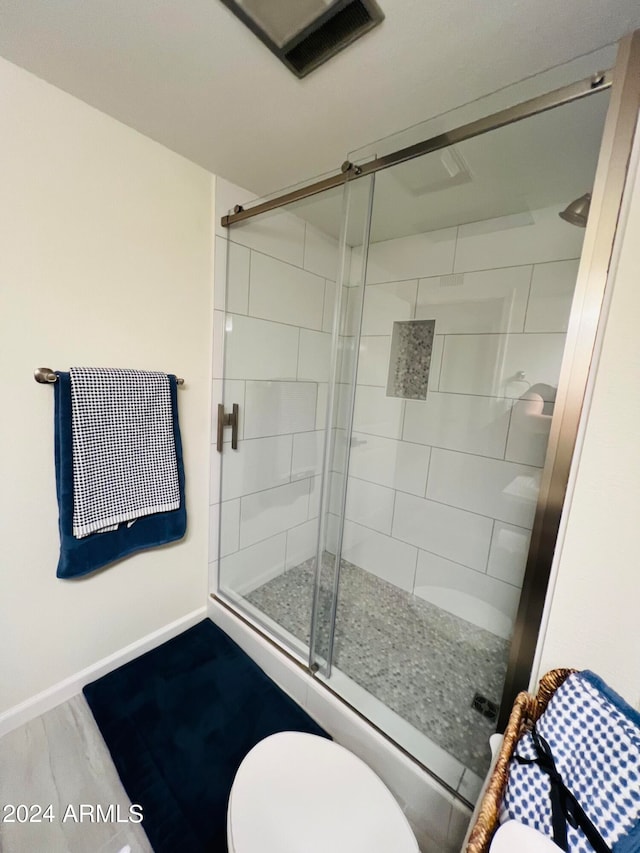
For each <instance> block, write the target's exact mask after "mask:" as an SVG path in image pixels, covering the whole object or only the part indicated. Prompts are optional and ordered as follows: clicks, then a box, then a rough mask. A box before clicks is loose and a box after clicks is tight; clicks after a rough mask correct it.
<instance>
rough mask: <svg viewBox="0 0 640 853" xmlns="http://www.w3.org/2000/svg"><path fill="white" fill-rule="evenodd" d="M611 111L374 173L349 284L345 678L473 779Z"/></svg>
mask: <svg viewBox="0 0 640 853" xmlns="http://www.w3.org/2000/svg"><path fill="white" fill-rule="evenodd" d="M607 105H608V95H607V93H602V94H599V95H595V96H593V97H591V98H588V99H586V100H585V101H581V102H578V103H574V104H571V105H568V106H563V107H560V108H558V109H556V110H554V111H552V112H549V113H544V114H541V115H536V116H534V117H533V118H529V119H527V120H523V121H520V122H518V123H516V124H513V125H510V126H508V127H502V128H499V129H497V130H494V131H493V132H492V133H490V134H487V135H483V136H478V137H476V138H473V139H469V140H466V141H464V142H461V143H459V144H457V145H455V146H450V147H448V148H444V149H442V150H438V151H436V152H433V153H430V154H427V155H424V156H423V157H418V158H414V159H412V160H410V161H408V162H404V163H401V164H399V165H396V166H393V167H392V168H389V169H386V170H383V171H380V172H378V173H377V174H376V183H375V190H374V197H373V207H372V215H371V228H370V238H369V245H368V247H365V254H366V278H365V287H364V296H363V295H362V293H360V292H359V291H357V290H355V291H354V292H353V294H351V293H350V294H349V298H350V299H351V301H352V311H351V315H352V317H354V318H359V319H358V322H357V325H358V330H357V331H358V358H357V366H356V370H355V394H354V406H353V412H352V418H351V424H350V428H349V441H348V454H347V459H346V469H347V479H346V483H345V481H344V478H343V477H341V476H338V477H334V478H332V479H331V481H330V492H331V500H330V503H329V507H328V519H329V521H328V526H330V527H331V526H333V527H335V528H337V529H338V530H339V531H340V534H341V535H340V537H339V539H338V546H339V547H338V550H339V553H340V557H341V561H340V577H339V584H338V596H337V605H336V620H335V632H334V641H333V656H332V662H331V663H332V678H333V679H334V683H335V682H336V681H337V682H338V683H340V681H341V680H342V684H341V691H342V692H343V694H344V695H347V696H350V697H351V701H352V703H353V704H354V705H356V706H357V707H359V708H361V709H362V708H363V707H364V708H366V709H367V716H369V717H370V718H371V719H373V720H374V721H375V722H377V723H378V724H379V725H380V726H381V727H382V728H384V729H385V730H386V731H390V730H391V731H393V733H394V738H395V739H396V740H397V741H398V742H400V743H402V744H403V745H404V746H405V747H406V748H407V749H408V750H409V751H410V752H412V753H413V754H418V755H419V756H421V757H422V759H423V761H424V763H425V764H426V765H427V766H429V767H431V768H434V767H435V768H438V772H439V775H440V776H441V778H444V779H445V780H446V781H448V782H449V784H452V781H451V780H453V779H456V778H457V779H458V784H462V783H461V780H462V778H463V777H464V786H465V790H467V791H468V792H471V791H473V790H475V789H476V788H477V787H478V785H479V783H480V778H481V777H482V776H483V775H484V773H485V772H486V769H487V767H488V762H489V749H488V738H489V735H490V734H491V732H492V731H493V730H495V726H496V719H497V714H498V710H499V707H500V704H501V700H502V690H503V684H504V679H505V673H506V669H507V661H508V657H509V647H510V641H511V638H512V634H513V630H514V625H515V621H516V616H517V612H518V605H519V601H520V595H521V589H522V582H523V577H524V573H525V565H526V562H527V556H528V553H529V542H530V536H531V529H532V526H533V522H534V516H535V512H536V505H537V500H538V493H539V488H540V482H541V476H542V470H543V466H544V464H545V456H546V451H547V444H548V440H549V434H550V428H551V421H552V416H553V412H554V403H555V399H556V394H557V389H558V384H559V378H560V370H561V365H562V359H563V352H564V346H565V338H566V331H567V325H568V322H569V315H570V312H571V306H572V298H573V292H574V288H575V284H576V277H577V272H578V264H579V258H580V254H581V249H582V241H583V237H584V233H585V231H584V227H579V225H580V223H578V224H577V225H576V224H572V223H571V222H569V221H567V218H566V216H565V217H561V216H560V215H559V214H561V213H563V211H564V210H565V208H566V207H567V205H568V204H569V203H570V202H572V201H573V200H574V199H577V198H579V197H580V196H582V195H583V194H584V193H585V192H589V191H590V189H591V187H592V184H593V179H594V174H595V170H596V164H597V158H598V152H599V147H600V140H601V136H602V127H603V123H604V118H605V113H606V109H607ZM582 224H583V225H584V223H582ZM360 252H361V250H360V247H359V246H353V248H352V253H353V257H354V258H357V257H358V255H359V253H360ZM341 470H342V469H341ZM345 485H346V494H345V493H344V492H343V490H344V487H345ZM542 582H543V583H544V581H542ZM468 799H471V796H470V795H468Z"/></svg>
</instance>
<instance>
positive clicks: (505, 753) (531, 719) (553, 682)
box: [465, 669, 576, 853]
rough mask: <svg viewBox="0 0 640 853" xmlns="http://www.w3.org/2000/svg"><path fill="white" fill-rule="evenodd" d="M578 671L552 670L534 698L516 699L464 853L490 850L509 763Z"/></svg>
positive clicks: (527, 695)
mask: <svg viewBox="0 0 640 853" xmlns="http://www.w3.org/2000/svg"><path fill="white" fill-rule="evenodd" d="M575 671H576V670H574V669H552V670H551V672H548V673H547V674H546V675H545V676H543V677H542V678H541V679H540V685H539V687H538V692H537V694H536V695H535V696H533V695H532V694H531V693H525V692H523V693H519V694H518V695H517V696H516V700H515V702H514V703H513V708H512V710H511V716H510V717H509V722H508V724H507V728H506V729H505V733H504V740H503V742H502V746H501V748H500V753H499V754H498V758H497V760H496V763H495V766H494V769H493V772H492V774H491V777H490V779H489V782H488V785H487V788H486V790H485V793H484V796H483V798H482V802H481V803H480V807H479V809H478V811H477V817H476V821H475V823H474V826H473V829H472V830H471V834H470V835H469V841H468V843H467V846H466V848H465V853H487V851H488V850H489V845H490V844H491V839H492V838H493V835H494V833H495V831H496V829H497V828H498V815H499V812H500V804H501V802H502V797H503V795H504V792H505V788H506V787H507V776H508V773H509V762H510V761H511V756H512V755H513V751H514V749H515V746H516V743H517V742H518V740H519V739H520V737H521V736H522V735H523V734H524V733H525V732H526V731H528V730H529V729H530V728H531V726H532V725H533V724H534V723H535V722H536V721H537V720H538V718H539V717H540V715H541V714H542V712H543V711H544V709H545V708H546V707H547V704H548V703H549V700H550V699H551V697H552V696H553V694H554V693H555V691H556V690H557V689H558V687H560V685H561V684H562V683H563V682H564V680H565V679H566V678H567V677H568V676H569V675H571V673H572V672H575Z"/></svg>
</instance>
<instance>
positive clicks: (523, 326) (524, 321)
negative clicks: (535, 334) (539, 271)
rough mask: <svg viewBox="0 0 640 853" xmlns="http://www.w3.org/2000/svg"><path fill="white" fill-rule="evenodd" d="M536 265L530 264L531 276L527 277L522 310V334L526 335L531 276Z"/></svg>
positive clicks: (531, 286) (531, 288)
mask: <svg viewBox="0 0 640 853" xmlns="http://www.w3.org/2000/svg"><path fill="white" fill-rule="evenodd" d="M535 268H536V265H535V264H531V275H530V276H529V287H528V288H527V304H526V305H525V308H524V316H523V318H522V333H523V334H530V333H527V314H528V313H529V302H530V301H531V291H532V290H533V274H534V272H535Z"/></svg>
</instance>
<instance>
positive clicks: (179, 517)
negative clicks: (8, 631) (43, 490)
mask: <svg viewBox="0 0 640 853" xmlns="http://www.w3.org/2000/svg"><path fill="white" fill-rule="evenodd" d="M57 376H58V381H57V382H56V383H55V385H54V393H55V465H56V491H57V495H58V508H59V528H60V559H59V562H58V570H57V576H58V577H59V578H71V577H77V576H79V575H86V574H88V573H90V572H93V571H95V570H96V569H99V568H101V567H103V566H106V565H108V564H109V563H113V562H115V561H116V560H119V559H121V558H122V557H126V556H128V555H129V554H132V553H134V552H136V551H140V550H143V549H146V548H152V547H155V546H158V545H164V544H166V543H167V542H173V541H175V540H177V539H181V538H182V537H183V536H184V534H185V532H186V526H187V514H186V509H185V501H184V467H183V463H182V442H181V440H180V429H179V426H178V401H177V385H176V378H175V376H168V377H167V376H166V374H165V375H164V376H165V379H166V380H167V385H168V396H169V403H170V406H169V419H170V420H169V423H170V438H171V444H172V446H173V448H174V451H173V452H174V454H175V478H176V481H177V501H176V499H175V497H174V493H173V492H171V491H170V490H168V489H167V490H165V489H164V486H165V485H166V483H167V482H172V480H171V478H169V479H168V480H167V478H166V476H165V475H163V476H162V477H161V478H160V479H161V482H162V485H161V487H160V491H159V492H158V490H157V489H156V491H155V492H154V493H153V495H152V499H151V500H148V501H142V502H140V500H139V498H140V490H138V489H135V490H134V491H135V494H136V499H137V500H138V503H137V504H136V505H135V507H134V508H133V509H131V507H129V510H128V513H134V514H133V515H131V514H129V518H128V522H129V524H130V523H131V521H133V520H134V519H135V522H134V523H133V524H130V526H128V524H126V523H119V522H117V521H115V520H114V519H112V520H111V522H109V518H108V517H107V516H104V517H102V518H100V519H99V521H97V522H96V523H97V524H98V526H97V528H96V529H97V530H102V529H103V528H104V527H110V526H113V525H116V526H115V529H111V530H110V531H108V532H101V533H98V532H96V533H91V534H90V535H85V536H82V538H78V537H76V536H74V533H73V527H74V487H75V486H74V465H73V462H74V460H73V443H74V436H73V428H72V395H71V378H70V375H69V373H57ZM165 432H166V431H165ZM164 440H165V442H166V435H165V437H164ZM107 449H108V448H107ZM129 449H130V448H129ZM114 455H115V450H114ZM145 458H147V461H149V460H150V459H151V462H152V461H153V458H152V457H148V456H146V457H145ZM102 488H103V485H102V483H98V484H97V485H96V489H97V492H98V493H99V492H100V490H101V489H102ZM158 494H161V495H162V496H163V499H162V500H160V501H158V500H157V495H158ZM165 494H166V495H168V496H169V500H168V501H167V503H166V504H165V503H164V495H165ZM125 497H126V496H125ZM176 504H177V505H176ZM153 506H156V511H155V512H153V510H152V507H153ZM163 506H175V508H173V509H162V507H163ZM145 509H146V511H151V514H145ZM122 514H123V513H119V512H116V516H117V515H122ZM94 521H95V519H94Z"/></svg>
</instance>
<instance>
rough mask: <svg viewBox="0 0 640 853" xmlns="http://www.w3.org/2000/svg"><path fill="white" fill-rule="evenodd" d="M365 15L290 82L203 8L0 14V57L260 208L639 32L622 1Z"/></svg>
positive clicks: (514, 0) (189, 3) (402, 8)
mask: <svg viewBox="0 0 640 853" xmlns="http://www.w3.org/2000/svg"><path fill="white" fill-rule="evenodd" d="M274 2H277V0H274ZM380 5H381V6H382V8H383V11H384V13H385V16H386V17H385V20H384V21H383V23H382V24H381V26H379V27H377V28H376V29H374V30H372V31H371V32H370V33H368V34H367V35H365V36H364V37H363V38H362V39H361V40H360V41H358V42H356V43H355V44H354V45H352V46H351V47H349V48H348V49H346V50H345V51H343V52H342V53H340V54H338V55H337V56H336V57H334V58H333V59H331V60H330V61H329V62H328V63H327V64H326V65H324V66H322V67H321V68H319V69H317V70H316V71H314V72H312V73H311V74H310V75H309V76H308V77H306V78H304V79H303V80H298V79H296V78H295V77H294V76H293V75H292V74H291V73H290V72H289V71H287V70H286V68H284V66H282V65H281V64H280V63H279V61H278V60H277V59H276V58H275V57H274V56H273V55H272V54H271V53H270V52H269V51H268V50H267V48H266V47H265V46H264V45H262V44H261V43H260V42H259V41H258V40H257V39H256V38H255V37H254V36H253V35H252V34H251V33H250V32H249V31H248V30H247V29H245V28H244V27H243V25H242V24H241V23H240V21H238V20H237V19H236V18H235V17H234V16H233V15H232V14H231V12H229V10H228V9H227V8H226V7H225V6H224V5H223V4H222V3H221V2H219V0H163V2H159V0H135V2H132V0H0V55H2V56H4V57H5V58H6V59H8V60H10V61H12V62H15V63H16V64H18V65H21V66H23V67H24V68H26V69H28V70H29V71H32V72H33V73H35V74H37V75H38V76H40V77H42V78H44V79H45V80H47V81H49V82H50V83H53V84H54V85H56V86H58V87H60V88H61V89H64V90H66V91H68V92H70V93H71V94H73V95H75V96H76V97H78V98H81V99H82V100H83V101H86V102H87V103H89V104H91V105H93V106H95V107H97V108H98V109H100V110H102V111H103V112H106V113H108V114H109V115H111V116H113V117H115V118H117V119H119V120H120V121H122V122H124V123H125V124H127V125H130V126H131V127H134V128H136V129H137V130H139V131H141V132H142V133H144V134H146V135H148V136H150V137H151V138H153V139H156V140H157V141H159V142H161V143H162V144H164V145H166V146H168V147H169V148H171V149H173V150H175V151H177V152H179V153H181V154H183V155H184V156H186V157H188V158H190V159H191V160H194V161H195V162H197V163H199V164H201V165H202V166H204V167H205V168H207V169H209V170H211V171H212V172H215V173H216V174H219V175H223V176H224V177H226V178H227V179H229V180H230V181H233V182H234V183H237V184H240V185H242V186H245V187H247V188H248V189H250V190H252V191H253V192H255V193H257V194H259V195H262V194H265V193H267V192H270V191H273V190H275V189H277V188H279V187H284V186H288V185H291V184H293V183H296V182H298V181H302V180H306V179H309V178H310V177H312V176H313V175H315V174H318V173H322V172H326V171H335V170H336V169H337V168H338V166H339V164H340V163H341V162H342V160H344V158H345V154H346V152H348V151H350V150H353V149H355V148H358V147H360V146H364V145H366V144H367V143H369V142H370V141H371V140H374V139H378V138H381V137H384V136H386V135H388V134H391V133H394V132H395V131H398V130H399V129H401V128H404V127H408V126H409V125H412V124H415V123H416V122H419V121H421V120H423V119H425V118H427V117H429V116H433V115H436V114H439V113H441V112H443V111H445V110H448V109H451V108H453V107H456V106H458V105H460V104H462V103H466V102H469V101H471V100H473V99H475V98H478V97H480V96H482V95H484V94H487V93H489V92H493V91H495V90H497V89H500V88H501V87H504V86H506V85H508V84H510V83H512V82H514V81H516V80H520V79H523V78H525V77H528V76H530V75H533V74H535V73H537V72H539V71H541V70H543V69H545V68H549V67H551V66H554V65H557V64H560V63H563V62H566V61H567V60H569V59H571V58H573V57H575V56H578V55H581V54H584V53H587V52H589V51H592V50H595V49H596V48H599V47H601V46H603V45H606V44H609V43H611V42H614V41H616V40H617V39H618V38H620V37H621V36H622V35H623V34H625V33H626V32H628V31H630V30H632V29H634V28H635V27H640V4H638V2H637V0H563V2H562V3H558V2H557V0H536V1H535V2H531V0H491V2H490V3H489V2H485V3H482V4H481V3H478V2H472V1H471V0H454V1H452V0H429V2H427V0H380Z"/></svg>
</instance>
